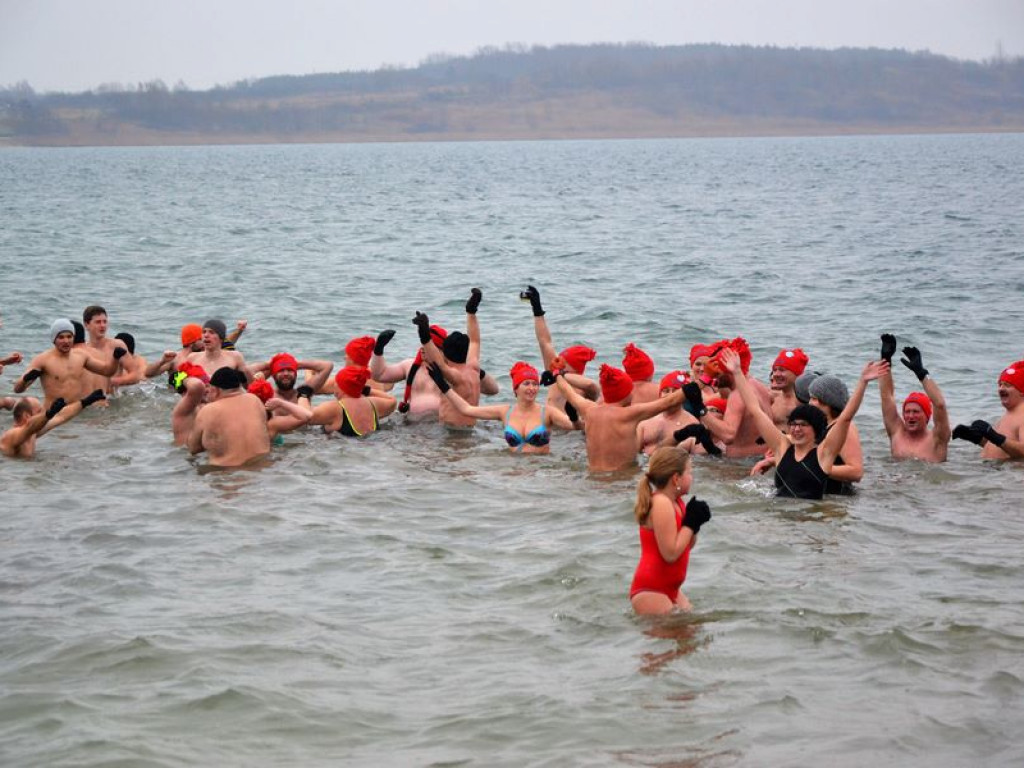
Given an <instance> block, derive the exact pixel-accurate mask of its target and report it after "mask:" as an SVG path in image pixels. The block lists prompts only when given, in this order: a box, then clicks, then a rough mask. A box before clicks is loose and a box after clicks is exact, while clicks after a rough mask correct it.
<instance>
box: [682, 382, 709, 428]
mask: <svg viewBox="0 0 1024 768" xmlns="http://www.w3.org/2000/svg"><path fill="white" fill-rule="evenodd" d="M683 394H684V395H686V402H685V403H684V404H683V407H684V408H685V409H686V410H687V411H689V412H690V413H692V414H693V415H694V416H696V417H697V418H698V419H699V418H700V417H701V416H703V415H704V414H705V413H707V412H708V409H707V408H705V407H704V395H702V394H701V391H700V384H698V383H697V382H695V381H691V382H690V383H689V384H684V385H683Z"/></svg>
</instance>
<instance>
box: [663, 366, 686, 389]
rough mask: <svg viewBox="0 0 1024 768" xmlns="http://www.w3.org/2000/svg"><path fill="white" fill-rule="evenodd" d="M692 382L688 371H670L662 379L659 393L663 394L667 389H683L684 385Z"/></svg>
mask: <svg viewBox="0 0 1024 768" xmlns="http://www.w3.org/2000/svg"><path fill="white" fill-rule="evenodd" d="M689 381H690V374H688V373H687V372H686V371H670V372H668V373H666V374H665V375H664V376H662V377H661V383H660V384H659V385H658V391H659V392H662V391H664V390H666V389H682V388H683V384H688V383H689Z"/></svg>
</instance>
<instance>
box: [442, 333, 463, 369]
mask: <svg viewBox="0 0 1024 768" xmlns="http://www.w3.org/2000/svg"><path fill="white" fill-rule="evenodd" d="M441 351H443V352H444V356H445V357H446V358H448V359H449V360H451V361H452V362H453V363H464V362H466V358H467V357H468V356H469V336H467V335H466V334H464V333H463V332H462V331H452V332H451V333H449V334H448V336H447V338H445V340H444V344H443V345H442V347H441Z"/></svg>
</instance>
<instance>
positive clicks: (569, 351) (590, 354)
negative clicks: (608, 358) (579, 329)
mask: <svg viewBox="0 0 1024 768" xmlns="http://www.w3.org/2000/svg"><path fill="white" fill-rule="evenodd" d="M559 357H561V358H563V359H564V360H565V362H567V363H568V364H569V367H570V368H572V369H573V370H574V371H576V373H578V374H580V375H581V376H582V375H583V369H584V368H586V367H587V363H589V362H590V361H591V360H593V359H594V358H595V357H597V352H595V351H594V350H592V349H591V348H590V347H584V346H583V345H582V344H577V345H576V346H574V347H566V348H565V349H563V350H562V354H561V355H559Z"/></svg>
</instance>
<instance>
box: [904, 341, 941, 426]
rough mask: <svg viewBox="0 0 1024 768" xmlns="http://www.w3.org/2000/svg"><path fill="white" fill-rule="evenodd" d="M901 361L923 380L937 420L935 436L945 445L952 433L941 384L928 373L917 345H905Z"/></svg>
mask: <svg viewBox="0 0 1024 768" xmlns="http://www.w3.org/2000/svg"><path fill="white" fill-rule="evenodd" d="M900 362H901V363H903V364H904V365H905V366H907V368H909V369H910V370H911V371H913V372H914V375H915V376H917V380H918V381H920V382H921V386H922V387H923V388H924V393H925V394H926V395H928V399H929V400H931V401H932V418H933V419H934V420H935V429H934V431H933V437H934V438H935V442H936V443H937V444H939V445H945V444H946V443H948V442H949V438H950V434H951V433H950V427H949V410H948V409H947V408H946V398H945V397H943V396H942V390H941V389H939V385H938V384H936V383H935V381H934V380H933V379H932V378H931V377H930V376H929V375H928V369H927V368H925V367H924V363H923V362H922V361H921V353H920V351H918V349H917V347H904V348H903V357H902V358H900Z"/></svg>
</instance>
